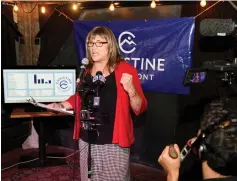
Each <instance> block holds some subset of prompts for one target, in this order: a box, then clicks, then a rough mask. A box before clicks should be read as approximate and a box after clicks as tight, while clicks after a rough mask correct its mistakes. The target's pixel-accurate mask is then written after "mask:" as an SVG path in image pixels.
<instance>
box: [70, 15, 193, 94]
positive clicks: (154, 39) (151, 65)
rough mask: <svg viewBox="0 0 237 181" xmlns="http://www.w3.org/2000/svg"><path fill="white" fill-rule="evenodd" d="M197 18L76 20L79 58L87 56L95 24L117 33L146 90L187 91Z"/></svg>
mask: <svg viewBox="0 0 237 181" xmlns="http://www.w3.org/2000/svg"><path fill="white" fill-rule="evenodd" d="M194 25H195V22H194V18H193V17H191V18H172V19H159V20H137V21H136V20H131V21H127V20H126V21H125V20H123V21H74V32H75V39H76V47H77V53H78V57H79V60H82V58H84V57H86V52H85V40H86V36H87V34H88V32H89V31H90V30H91V29H92V28H93V27H95V26H107V27H109V28H110V29H111V30H112V31H113V32H114V34H115V37H116V38H117V41H118V43H119V48H120V51H121V54H122V55H123V57H124V59H125V60H127V61H128V62H129V63H130V64H131V65H133V66H134V67H136V68H137V70H138V73H139V78H140V81H141V83H142V87H143V90H144V91H152V92H162V93H172V94H188V93H189V88H188V87H184V86H183V79H184V75H185V69H186V68H188V67H190V66H191V62H192V47H193V39H194Z"/></svg>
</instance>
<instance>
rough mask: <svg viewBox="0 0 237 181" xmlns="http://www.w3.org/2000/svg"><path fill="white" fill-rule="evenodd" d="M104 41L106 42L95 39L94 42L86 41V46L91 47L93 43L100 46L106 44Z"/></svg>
mask: <svg viewBox="0 0 237 181" xmlns="http://www.w3.org/2000/svg"><path fill="white" fill-rule="evenodd" d="M106 43H108V42H100V41H97V42H95V43H93V42H87V46H88V47H93V46H94V45H95V46H97V47H102V46H103V44H106Z"/></svg>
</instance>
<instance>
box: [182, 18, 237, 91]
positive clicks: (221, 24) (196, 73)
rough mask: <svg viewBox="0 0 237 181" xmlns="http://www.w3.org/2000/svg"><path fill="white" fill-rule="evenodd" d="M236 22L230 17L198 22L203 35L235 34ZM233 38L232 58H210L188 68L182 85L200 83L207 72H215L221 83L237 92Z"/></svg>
mask: <svg viewBox="0 0 237 181" xmlns="http://www.w3.org/2000/svg"><path fill="white" fill-rule="evenodd" d="M236 28H237V24H236V23H235V22H234V21H233V20H231V19H204V20H202V21H201V23H200V33H201V35H203V36H205V37H215V36H216V37H217V36H219V37H224V38H225V37H226V38H229V37H230V36H231V35H232V34H235V30H236ZM235 36H236V35H234V36H231V38H233V39H234V42H235V44H234V46H233V45H232V46H233V47H232V49H233V51H234V57H235V58H234V59H233V60H212V61H206V62H204V63H203V65H202V66H201V67H200V68H188V69H187V70H186V72H185V77H184V82H183V84H184V86H189V85H192V84H201V83H203V82H205V80H206V78H207V76H208V73H211V72H215V73H216V75H217V78H220V80H221V82H222V85H224V86H230V87H231V88H233V89H234V90H235V92H236V93H237V40H236V37H235Z"/></svg>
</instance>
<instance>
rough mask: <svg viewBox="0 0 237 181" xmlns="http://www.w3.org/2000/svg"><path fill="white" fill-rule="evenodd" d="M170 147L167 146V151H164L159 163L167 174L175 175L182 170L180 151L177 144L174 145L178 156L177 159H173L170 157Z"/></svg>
mask: <svg viewBox="0 0 237 181" xmlns="http://www.w3.org/2000/svg"><path fill="white" fill-rule="evenodd" d="M169 147H170V146H166V147H165V149H164V150H163V151H162V153H161V155H160V156H159V158H158V162H159V163H160V165H161V166H162V167H163V168H164V170H165V171H166V172H167V174H171V175H172V174H174V173H178V172H179V168H180V150H179V147H178V145H177V144H175V145H174V149H175V151H176V152H177V154H178V157H177V158H176V159H174V158H171V157H170V155H169Z"/></svg>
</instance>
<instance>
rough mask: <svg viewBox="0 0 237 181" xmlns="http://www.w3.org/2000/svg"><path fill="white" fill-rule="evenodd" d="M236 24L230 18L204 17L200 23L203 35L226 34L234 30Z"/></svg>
mask: <svg viewBox="0 0 237 181" xmlns="http://www.w3.org/2000/svg"><path fill="white" fill-rule="evenodd" d="M236 27H237V24H236V23H235V22H234V21H233V20H232V19H204V20H202V21H201V23H200V33H201V35H203V36H227V35H230V34H231V33H233V32H234V30H235V28H236Z"/></svg>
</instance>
